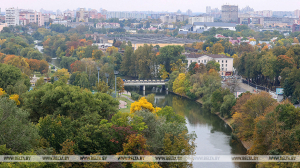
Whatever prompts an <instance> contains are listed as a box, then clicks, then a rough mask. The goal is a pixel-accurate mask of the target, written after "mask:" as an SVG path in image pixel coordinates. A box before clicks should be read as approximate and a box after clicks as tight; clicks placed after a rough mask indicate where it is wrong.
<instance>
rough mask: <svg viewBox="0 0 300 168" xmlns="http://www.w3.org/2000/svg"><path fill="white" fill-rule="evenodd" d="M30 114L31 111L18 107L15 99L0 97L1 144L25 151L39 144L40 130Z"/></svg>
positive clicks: (14, 149) (18, 150) (17, 150)
mask: <svg viewBox="0 0 300 168" xmlns="http://www.w3.org/2000/svg"><path fill="white" fill-rule="evenodd" d="M28 116H29V113H28V112H27V111H24V110H21V109H20V108H18V107H17V105H16V103H15V101H13V100H9V99H8V98H6V97H0V127H1V128H2V129H1V130H0V134H1V137H0V145H6V146H7V147H8V148H11V149H12V150H13V151H16V152H24V151H27V150H31V149H33V147H35V146H36V145H37V144H38V139H39V136H38V130H37V129H36V127H35V125H34V124H32V123H31V122H30V121H29V120H28Z"/></svg>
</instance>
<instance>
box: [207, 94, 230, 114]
mask: <svg viewBox="0 0 300 168" xmlns="http://www.w3.org/2000/svg"><path fill="white" fill-rule="evenodd" d="M229 94H230V91H229V90H228V89H223V88H221V89H217V90H216V91H214V92H213V94H212V96H211V103H212V109H211V112H213V113H216V112H220V108H221V106H222V103H223V102H224V99H223V98H224V96H226V95H229Z"/></svg>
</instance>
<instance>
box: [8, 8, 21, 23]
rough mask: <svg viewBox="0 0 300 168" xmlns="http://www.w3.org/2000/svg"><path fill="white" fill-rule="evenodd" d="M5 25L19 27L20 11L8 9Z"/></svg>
mask: <svg viewBox="0 0 300 168" xmlns="http://www.w3.org/2000/svg"><path fill="white" fill-rule="evenodd" d="M5 23H7V26H16V25H19V9H18V8H17V9H15V8H8V9H6V10H5Z"/></svg>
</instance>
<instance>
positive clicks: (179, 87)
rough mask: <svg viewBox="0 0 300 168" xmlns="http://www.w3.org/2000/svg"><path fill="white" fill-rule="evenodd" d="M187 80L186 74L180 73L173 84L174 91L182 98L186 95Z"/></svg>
mask: <svg viewBox="0 0 300 168" xmlns="http://www.w3.org/2000/svg"><path fill="white" fill-rule="evenodd" d="M185 79H186V76H185V74H184V73H180V74H179V75H178V77H177V78H176V79H175V81H174V83H173V91H174V92H175V93H177V94H179V95H181V96H183V95H185V85H184V81H185Z"/></svg>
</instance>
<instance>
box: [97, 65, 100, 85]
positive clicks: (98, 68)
mask: <svg viewBox="0 0 300 168" xmlns="http://www.w3.org/2000/svg"><path fill="white" fill-rule="evenodd" d="M97 70H98V84H99V71H100V67H97Z"/></svg>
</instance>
